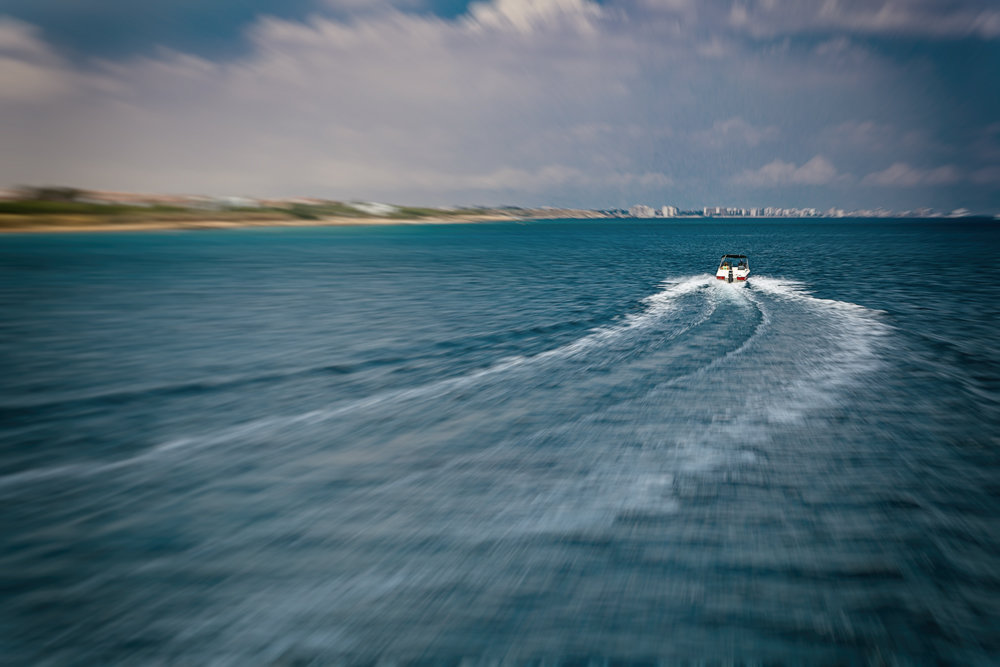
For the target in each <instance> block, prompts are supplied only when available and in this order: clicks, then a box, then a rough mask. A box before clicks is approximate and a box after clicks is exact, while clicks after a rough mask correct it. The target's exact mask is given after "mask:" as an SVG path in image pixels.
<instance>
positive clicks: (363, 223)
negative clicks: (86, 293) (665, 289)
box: [0, 214, 576, 234]
mask: <svg viewBox="0 0 1000 667" xmlns="http://www.w3.org/2000/svg"><path fill="white" fill-rule="evenodd" d="M555 217H563V216H555ZM572 217H576V216H572ZM534 219H542V217H541V216H539V217H537V218H536V217H535V216H530V217H529V216H514V215H503V214H484V215H469V216H461V217H444V216H438V217H422V218H386V217H358V218H355V217H325V218H318V219H315V220H308V219H272V220H259V219H258V220H254V219H245V220H231V219H230V220H219V219H212V218H205V219H201V220H144V221H128V222H111V221H108V220H101V221H97V220H80V219H61V220H52V219H49V220H45V221H43V220H17V221H16V222H15V224H3V223H4V222H6V221H4V220H3V219H2V217H0V234H53V233H55V234H58V233H80V232H141V231H171V230H176V231H197V230H218V229H244V228H254V227H259V228H268V227H370V226H391V225H451V224H470V223H479V222H505V221H509V222H521V221H524V220H534Z"/></svg>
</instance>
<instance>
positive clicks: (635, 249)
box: [0, 220, 1000, 665]
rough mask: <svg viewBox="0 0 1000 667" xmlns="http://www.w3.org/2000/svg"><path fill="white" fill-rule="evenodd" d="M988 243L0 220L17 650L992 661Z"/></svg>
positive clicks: (39, 657)
mask: <svg viewBox="0 0 1000 667" xmlns="http://www.w3.org/2000/svg"><path fill="white" fill-rule="evenodd" d="M998 252H1000V225H998V224H997V223H995V222H991V221H963V220H937V221H916V220H906V221H885V220H850V221H842V220H838V221H830V220H809V221H801V220H767V221H762V220H724V221H710V220H709V221H701V220H698V221H686V220H685V221H657V222H640V221H538V222H529V223H513V222H511V223H498V224H474V225H471V224H470V225H442V226H419V227H417V226H391V227H367V228H303V229H281V230H260V229H253V230H250V229H246V230H230V231H197V232H195V231H183V232H146V233H121V234H118V233H104V234H71V235H34V236H31V235H24V236H4V237H2V238H0V508H2V509H0V603H2V604H0V662H2V663H4V664H104V663H119V664H233V665H243V664H314V663H315V664H328V663H344V664H356V663H371V662H374V661H383V662H386V663H411V662H429V663H435V664H438V663H440V664H445V663H458V662H462V661H465V662H466V663H470V664H475V663H478V662H495V661H509V662H511V663H520V662H525V661H528V662H531V661H536V662H545V663H548V664H564V663H571V662H572V663H574V664H579V663H581V662H583V663H587V662H592V663H596V664H603V663H604V662H605V661H612V662H614V661H617V662H624V663H632V662H646V663H649V662H662V663H665V664H673V663H676V662H685V661H688V662H696V663H697V662H703V661H707V662H715V663H721V664H729V663H743V662H750V663H754V662H766V663H784V664H797V663H820V664H939V663H941V662H946V663H952V664H989V663H996V662H997V661H1000V350H998V346H1000V335H998V330H997V328H998V326H1000V279H998V278H997V277H996V276H993V275H991V273H990V272H991V271H992V260H993V258H995V257H996V256H997V254H998ZM724 253H745V254H747V255H749V258H750V262H751V269H752V275H751V279H750V281H749V284H748V285H747V286H745V287H735V286H730V285H727V284H717V281H716V280H715V279H714V276H713V274H714V270H715V267H716V265H717V263H718V261H719V257H720V256H721V255H722V254H724ZM984 259H985V260H988V261H984Z"/></svg>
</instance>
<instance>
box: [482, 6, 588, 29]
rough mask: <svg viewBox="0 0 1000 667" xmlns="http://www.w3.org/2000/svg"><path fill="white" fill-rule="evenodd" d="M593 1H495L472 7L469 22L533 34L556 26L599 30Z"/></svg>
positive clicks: (487, 27)
mask: <svg viewBox="0 0 1000 667" xmlns="http://www.w3.org/2000/svg"><path fill="white" fill-rule="evenodd" d="M601 13H602V12H601V7H600V5H598V4H596V3H594V2H591V0H494V1H493V2H476V3H473V4H471V5H470V6H469V14H468V22H469V24H470V25H471V26H473V27H474V28H475V29H477V30H490V29H494V30H513V31H515V32H519V33H531V32H534V31H536V30H538V29H542V28H551V27H553V26H570V27H572V28H573V29H574V30H576V31H578V32H584V33H593V32H595V28H594V25H593V23H592V21H593V20H594V19H596V18H598V17H600V16H601Z"/></svg>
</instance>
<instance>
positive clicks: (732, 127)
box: [694, 116, 779, 148]
mask: <svg viewBox="0 0 1000 667" xmlns="http://www.w3.org/2000/svg"><path fill="white" fill-rule="evenodd" d="M778 134H779V132H778V128H777V127H775V126H774V125H768V126H763V127H762V126H755V125H751V124H750V123H748V122H747V121H745V120H743V119H742V118H740V117H738V116H735V117H733V118H728V119H726V120H717V121H715V122H714V123H713V124H712V127H711V129H708V130H704V131H701V132H697V133H695V135H694V139H695V141H697V142H698V143H701V144H703V145H706V146H709V147H711V148H726V147H732V146H733V145H744V146H750V147H755V146H758V145H760V144H761V143H764V142H766V141H772V140H774V139H775V138H777V136H778Z"/></svg>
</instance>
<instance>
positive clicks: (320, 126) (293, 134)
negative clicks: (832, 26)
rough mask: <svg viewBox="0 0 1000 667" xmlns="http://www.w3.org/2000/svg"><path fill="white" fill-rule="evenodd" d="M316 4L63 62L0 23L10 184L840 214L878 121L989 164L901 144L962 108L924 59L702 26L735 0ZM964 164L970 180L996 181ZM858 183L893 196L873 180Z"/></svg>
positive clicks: (868, 191) (830, 39)
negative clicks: (792, 208)
mask: <svg viewBox="0 0 1000 667" xmlns="http://www.w3.org/2000/svg"><path fill="white" fill-rule="evenodd" d="M327 1H328V2H330V3H335V4H337V6H338V7H339V9H338V10H337V11H336V12H332V13H328V14H322V13H320V14H315V15H312V16H310V17H309V18H308V19H303V20H288V19H279V18H273V17H272V18H267V17H264V18H258V19H257V20H256V21H255V22H254V23H253V25H252V27H251V28H249V29H248V30H247V32H246V33H245V39H246V45H245V46H246V49H245V50H244V51H241V52H239V53H236V54H229V55H228V56H227V57H225V58H221V57H214V58H210V57H208V56H204V55H202V56H196V55H192V54H191V53H186V52H178V51H170V50H166V49H161V50H157V51H153V52H151V53H148V54H147V55H145V56H142V57H128V58H124V57H122V58H118V59H115V60H110V59H103V60H81V59H76V60H74V61H70V59H68V58H64V57H62V56H60V55H59V53H58V51H57V49H55V48H53V47H52V46H51V45H50V44H47V43H46V42H45V41H44V40H43V39H42V38H41V35H42V33H41V32H39V30H38V29H36V28H34V27H32V26H30V25H27V24H23V23H17V22H4V23H0V57H5V58H7V59H8V60H7V61H6V62H7V65H8V66H6V67H2V68H0V77H7V78H6V79H5V80H4V81H5V82H6V84H7V85H5V86H0V120H3V121H4V122H5V124H6V127H11V128H13V129H12V130H11V131H5V132H4V133H2V134H0V153H2V154H4V155H8V156H11V155H12V156H17V159H10V160H4V161H0V185H2V184H3V183H8V184H15V183H31V182H43V183H53V182H55V183H60V182H61V183H66V184H70V185H78V186H82V187H108V188H119V189H133V190H155V191H181V192H185V191H186V192H208V193H219V194H254V195H257V194H259V195H265V196H266V195H317V196H329V197H339V198H346V199H367V200H382V201H397V202H413V203H520V204H536V203H537V204H554V205H558V204H573V205H587V206H599V207H604V206H612V205H622V204H628V203H633V202H634V201H644V200H645V201H656V200H657V199H659V198H663V199H664V202H665V203H675V204H678V205H681V206H698V205H700V204H702V203H704V201H706V200H718V199H720V198H726V197H729V196H738V195H744V194H745V193H746V191H745V188H746V187H747V186H750V187H775V186H782V187H783V188H785V191H784V192H785V193H787V194H788V195H789V196H797V194H801V196H802V198H803V200H804V201H802V202H801V204H803V205H817V206H823V205H826V206H829V205H831V204H833V203H838V204H846V203H847V202H844V201H843V200H842V195H843V194H844V186H846V185H848V184H855V185H856V184H857V183H856V181H855V180H853V179H852V178H851V177H850V176H846V175H844V173H842V172H841V171H839V170H838V168H835V167H834V163H835V164H836V165H837V167H839V168H840V169H843V170H844V172H846V173H867V171H870V168H869V169H864V171H859V162H861V160H862V159H866V160H867V159H870V158H867V157H864V156H862V158H859V157H858V154H859V150H857V149H856V148H853V146H863V145H866V144H867V145H871V144H872V143H873V142H875V140H876V139H877V138H878V137H879V135H880V134H885V135H886V136H889V137H890V138H891V139H892V140H891V141H886V142H885V147H884V149H883V151H882V153H881V154H880V156H879V157H880V159H881V160H884V162H881V163H879V164H890V163H891V162H893V161H897V162H902V161H904V160H905V161H908V162H909V163H912V164H925V163H928V162H930V163H932V164H933V163H943V162H955V164H956V168H960V169H961V170H962V173H965V174H972V173H973V172H974V171H975V170H976V169H977V168H982V167H984V165H992V164H996V160H994V159H991V158H988V157H987V156H982V155H978V154H975V155H973V156H972V157H969V158H967V162H969V163H968V164H967V163H966V162H963V161H961V160H959V159H958V158H955V157H952V156H951V155H943V156H941V157H937V156H930V155H928V154H927V149H925V148H923V147H921V146H909V147H907V146H906V145H904V144H905V142H904V141H903V139H904V138H905V137H907V136H910V135H911V134H913V133H919V132H924V133H925V134H927V133H928V128H934V127H938V128H940V127H946V126H947V125H948V124H947V123H946V122H942V121H946V120H947V117H946V116H942V113H947V112H948V110H949V109H952V108H954V105H951V104H948V105H945V104H944V103H942V102H941V101H940V99H939V97H938V96H933V97H932V94H933V93H936V92H939V91H940V89H941V85H942V80H941V78H939V79H937V80H934V79H927V78H926V77H927V76H928V72H929V70H927V69H924V70H919V71H915V70H911V69H909V68H907V67H906V66H905V65H906V63H899V62H894V61H893V59H891V58H877V57H875V58H867V59H864V60H863V61H862V60H859V59H857V58H855V57H854V56H848V55H845V54H848V53H851V52H853V49H854V48H855V46H856V42H859V41H860V40H859V39H855V38H851V39H850V40H839V41H838V39H837V37H836V36H830V35H823V37H822V39H820V40H818V39H804V40H794V39H778V40H773V41H766V42H761V41H756V40H754V39H747V38H746V36H745V34H734V33H733V32H732V30H730V29H727V28H726V24H725V21H724V20H723V21H721V22H718V23H715V24H713V23H712V20H713V16H716V15H719V12H720V11H721V12H722V14H721V16H722V17H723V19H724V18H725V16H726V15H727V14H728V12H729V10H730V7H731V3H729V2H725V3H720V2H705V3H694V2H687V1H682V0H670V1H669V2H655V1H654V0H608V1H607V2H602V3H598V2H595V1H593V0H494V1H493V2H480V3H477V4H474V5H472V6H471V8H470V10H469V11H468V12H467V13H465V14H462V15H460V16H458V17H456V18H442V17H440V16H436V15H433V14H431V13H428V12H426V11H423V10H422V9H416V6H415V5H412V4H410V3H409V1H408V0H400V1H399V2H395V1H393V2H386V3H383V5H382V7H383V8H382V9H380V10H379V11H370V12H369V11H365V10H363V9H358V10H357V11H356V12H355V11H349V10H350V8H351V7H354V6H357V5H358V2H356V1H355V0H327ZM775 2H776V6H777V5H781V1H780V0H775ZM330 6H333V5H330ZM426 6H429V5H426V4H425V5H423V7H426ZM761 7H763V5H761V6H760V7H758V6H757V5H750V4H748V5H747V20H748V21H752V20H756V19H755V18H754V17H755V15H756V14H755V12H757V11H758V10H760V8H761ZM410 8H415V9H416V11H408V9H410ZM764 9H766V7H765V8H764ZM713 12H715V14H713ZM348 14H349V16H347V15H348ZM695 23H697V24H698V25H700V26H702V27H701V28H699V27H697V26H696V25H695ZM678 26H688V27H691V26H694V27H692V28H691V29H685V28H678ZM706 26H708V27H709V28H710V29H707V28H706ZM741 30H742V29H741ZM706 44H710V45H711V44H715V45H717V47H718V48H714V47H713V48H712V49H709V52H710V53H709V55H710V56H711V57H708V55H706V54H705V53H699V49H700V48H701V47H704V46H705V45H706ZM869 46H871V45H869ZM872 48H875V47H874V46H872ZM929 74H930V76H932V77H933V76H936V74H935V73H934V72H933V71H930V72H929ZM937 76H939V77H943V76H944V74H938V75H937ZM977 77H978V78H977ZM969 78H970V79H971V80H973V81H974V82H976V83H978V84H979V85H981V86H985V85H986V84H988V83H990V82H989V81H985V80H982V81H981V80H980V79H988V77H987V76H979V75H977V74H976V73H975V72H973V73H972V74H970V76H969ZM931 84H934V85H931ZM963 85H964V84H963ZM935 86H936V87H935ZM901 90H902V91H904V92H907V93H912V95H911V96H910V97H904V96H901V95H898V94H897V93H898V92H899V91H901ZM956 90H957V92H959V93H961V92H962V88H961V87H959V88H957V89H956ZM15 98H16V99H17V100H18V101H17V102H13V101H12V100H14V99H15ZM5 100H6V101H5ZM925 102H926V103H927V104H923V103H925ZM913 109H919V110H920V112H919V113H909V110H913ZM942 109H943V110H944V111H942ZM900 112H902V113H900ZM994 118H995V116H994ZM858 119H861V120H858ZM865 119H870V120H865ZM887 119H891V121H887ZM890 123H891V124H890ZM6 127H5V130H6ZM825 127H826V128H829V127H834V128H838V127H839V130H838V131H837V132H839V133H840V135H843V136H852V137H853V139H851V140H850V141H852V142H853V143H852V144H850V147H851V148H850V150H838V148H837V145H838V143H839V144H840V145H843V146H848V140H847V139H843V138H838V137H836V136H833V135H834V134H837V132H834V133H833V134H831V135H827V134H825V133H824V128H825ZM969 136H970V137H971V136H972V134H971V133H970V134H969ZM967 141H971V139H969V140H967ZM722 148H728V149H732V150H725V151H724V150H718V149H722ZM764 149H766V150H767V151H768V152H767V156H766V158H765V159H761V158H760V154H761V153H760V152H761V151H763V150H764ZM921 151H925V152H924V153H921ZM803 155H804V156H809V155H814V156H815V157H813V158H812V159H810V160H808V161H807V162H805V163H804V164H801V162H800V160H801V159H802V158H801V156H803ZM748 160H752V161H748ZM765 163H767V164H765ZM760 165H763V166H760ZM861 168H863V167H861ZM733 174H736V176H735V177H734V176H733ZM931 178H934V177H931ZM936 178H938V179H941V178H943V177H942V176H940V175H939V176H937V177H936ZM977 178H978V180H973V179H972V178H971V176H970V177H969V178H966V179H965V180H964V181H963V182H964V183H966V184H967V185H968V186H969V187H973V186H976V187H979V188H980V189H981V190H983V191H987V190H990V186H989V185H987V183H988V178H989V173H985V172H984V175H982V176H980V177H977ZM977 184H978V185H977ZM823 185H837V186H838V187H837V188H836V189H835V191H834V189H833V188H831V189H829V190H830V191H832V193H829V194H828V191H827V190H824V189H822V188H820V187H816V186H823ZM854 192H859V193H860V196H862V197H868V198H869V200H868V201H869V202H871V203H872V204H877V205H891V202H885V201H884V200H881V199H878V200H876V199H877V198H878V197H882V196H883V195H885V192H886V190H884V189H883V190H881V191H877V190H876V189H874V188H861V189H857V188H855V190H854ZM823 197H827V199H823ZM835 197H836V200H835V201H831V200H834V198H835ZM902 197H903V195H900V198H902ZM814 198H815V199H814ZM671 200H672V201H671ZM872 200H876V201H872ZM788 203H789V204H794V203H795V202H792V201H789V202H788ZM859 205H860V203H859ZM865 205H868V204H865ZM906 205H908V204H906Z"/></svg>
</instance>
